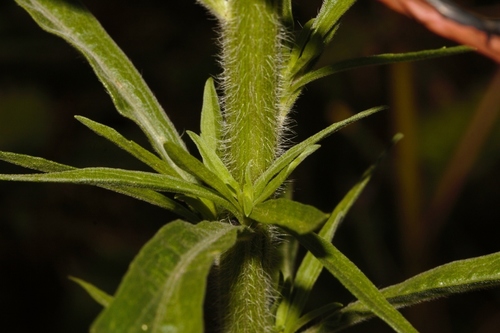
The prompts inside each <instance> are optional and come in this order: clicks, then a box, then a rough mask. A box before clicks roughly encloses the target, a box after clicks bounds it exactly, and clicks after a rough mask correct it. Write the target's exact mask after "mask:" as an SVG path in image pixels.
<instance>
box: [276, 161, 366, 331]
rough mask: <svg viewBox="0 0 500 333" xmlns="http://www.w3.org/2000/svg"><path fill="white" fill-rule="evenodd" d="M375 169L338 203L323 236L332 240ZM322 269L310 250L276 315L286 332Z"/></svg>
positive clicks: (293, 324) (320, 234)
mask: <svg viewBox="0 0 500 333" xmlns="http://www.w3.org/2000/svg"><path fill="white" fill-rule="evenodd" d="M373 170H374V167H373V166H372V167H370V168H369V169H368V170H367V171H366V172H365V173H364V174H363V177H362V178H361V180H360V181H359V182H358V183H357V184H356V185H354V187H353V188H352V189H351V190H350V191H349V192H347V194H346V195H345V196H344V198H343V199H342V200H341V201H340V202H339V203H338V204H337V206H336V207H335V209H334V210H333V212H332V214H331V215H330V217H329V218H328V220H327V221H326V223H325V225H324V226H323V227H322V228H321V231H320V232H319V236H320V237H321V238H323V239H324V240H326V241H328V242H331V240H332V238H333V235H334V234H335V231H336V230H337V227H338V225H339V224H340V223H341V221H342V220H343V219H344V217H345V216H346V215H347V212H348V211H349V210H350V208H351V206H352V205H353V204H354V202H356V200H357V199H358V197H359V195H360V194H361V192H362V191H363V190H364V188H365V186H366V184H368V182H369V180H370V178H371V175H372V172H373ZM322 270H323V265H322V264H321V263H320V262H319V261H318V259H316V258H315V257H314V256H313V255H312V254H311V253H310V252H308V253H307V254H306V256H305V257H304V259H303V260H302V262H301V264H300V266H299V269H298V270H297V273H296V275H295V280H294V286H295V289H294V290H293V294H292V299H291V300H288V299H283V302H282V303H281V304H280V307H279V309H278V313H277V316H276V323H277V325H279V326H284V327H285V333H286V332H293V327H295V326H296V324H295V322H296V321H297V320H299V317H300V315H301V313H302V310H303V309H304V307H305V305H306V302H307V299H308V297H309V294H310V293H311V291H312V288H313V286H314V284H315V283H316V280H317V279H318V277H319V275H320V273H321V271H322Z"/></svg>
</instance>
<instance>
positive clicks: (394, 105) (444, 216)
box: [0, 0, 500, 333]
mask: <svg viewBox="0 0 500 333" xmlns="http://www.w3.org/2000/svg"><path fill="white" fill-rule="evenodd" d="M84 2H85V4H86V5H87V6H88V7H89V9H90V10H91V11H92V12H93V13H94V14H95V15H96V17H97V18H98V19H99V20H100V21H101V23H102V25H103V26H104V27H105V29H106V30H107V31H108V33H109V34H110V35H111V36H112V37H113V38H114V39H115V41H116V42H117V43H118V45H120V46H121V47H122V48H123V50H124V51H125V53H126V54H127V55H128V56H129V57H130V58H131V59H132V61H133V63H134V64H135V65H136V66H137V67H138V69H139V70H140V72H141V73H142V75H143V76H144V78H145V80H146V81H147V82H148V84H149V85H150V86H151V88H152V90H153V91H154V92H155V94H156V96H157V98H158V99H159V101H160V103H161V104H162V105H163V106H164V108H165V110H166V112H167V113H168V115H169V116H170V118H171V119H172V120H173V122H174V123H175V124H176V126H177V129H178V130H179V131H180V132H183V131H185V130H194V131H198V129H199V125H198V121H199V112H200V108H201V101H202V90H203V84H204V81H205V80H206V78H207V77H208V76H209V75H212V76H215V75H217V73H219V71H220V70H219V68H218V65H217V58H216V57H215V55H216V54H217V52H218V49H217V36H216V33H215V29H216V22H215V21H214V20H213V19H210V18H208V17H207V15H206V13H205V11H204V10H203V9H202V8H201V7H200V6H198V5H196V4H195V2H194V0H191V1H160V0H143V1H140V2H139V1H135V2H123V1H117V0H108V1H98V0H85V1H84ZM320 3H321V1H319V0H315V1H310V0H309V1H305V0H300V1H299V0H297V1H294V4H295V5H296V6H295V15H296V18H297V20H298V21H299V22H301V23H302V24H303V23H304V22H306V21H307V20H308V19H309V18H310V17H313V16H314V15H315V14H316V12H317V9H318V8H319V6H320ZM444 45H448V46H449V45H453V43H452V42H449V41H447V40H444V39H441V38H439V37H437V36H434V35H432V34H431V33H429V32H428V31H427V30H425V29H424V28H423V27H421V26H419V25H417V24H415V23H414V22H412V21H411V20H409V19H407V18H405V17H402V16H399V15H397V14H395V13H393V12H391V11H389V10H388V9H386V8H384V7H383V6H381V5H380V4H379V3H377V2H376V1H370V2H365V1H363V2H360V3H358V4H356V5H355V6H354V7H353V9H352V10H351V11H350V12H349V13H348V14H347V15H346V17H345V18H344V20H343V22H342V26H341V28H340V29H339V32H338V35H337V37H336V38H335V39H334V41H333V43H332V45H331V46H329V47H328V49H327V50H326V52H325V55H324V57H323V58H322V59H321V60H320V64H328V63H332V62H334V61H336V60H342V59H345V58H349V57H357V56H365V55H370V54H375V53H386V52H403V51H416V50H420V49H425V48H437V47H441V46H444ZM499 76H500V74H499V69H498V67H497V66H496V65H495V64H494V63H493V62H491V61H490V60H488V59H486V58H483V57H482V56H480V55H477V54H474V53H470V54H464V55H460V56H455V57H452V58H445V59H438V60H432V61H426V62H421V63H414V64H402V65H394V66H385V67H374V68H364V69H359V70H354V71H350V72H347V73H341V74H338V75H335V76H333V77H330V78H326V79H323V80H321V81H319V82H315V83H313V84H311V85H310V87H309V88H308V89H307V90H306V91H305V93H304V94H303V96H302V98H301V99H299V102H298V104H297V106H296V107H295V112H294V115H293V116H294V118H295V119H296V122H294V123H293V130H294V132H295V135H294V137H293V138H291V139H292V142H298V141H300V140H301V139H303V138H306V137H307V136H309V135H311V134H313V133H315V132H316V131H318V130H319V129H322V128H324V127H325V126H327V125H328V124H330V123H331V122H333V121H336V120H338V119H342V118H344V117H346V116H347V115H349V114H351V113H354V112H358V111H361V110H363V109H366V108H369V107H372V106H375V105H382V104H387V105H389V106H390V109H389V111H386V112H383V113H381V114H378V115H376V116H373V117H372V118H369V119H367V120H364V121H363V122H362V123H358V124H355V125H352V126H350V127H349V128H347V129H345V130H344V131H343V132H341V133H340V134H335V135H334V136H332V137H330V138H328V139H327V140H325V141H324V142H323V143H322V145H323V147H322V149H320V150H319V151H318V152H317V153H316V154H314V155H313V156H311V157H310V158H309V159H308V160H307V161H306V162H304V164H303V165H302V166H301V167H300V168H299V169H298V171H297V172H296V173H295V174H294V177H293V178H294V179H295V181H294V190H295V193H294V196H295V198H296V199H297V200H299V201H301V202H304V203H308V204H314V205H317V206H318V207H319V208H321V209H322V210H324V211H329V210H331V209H332V208H333V207H334V205H335V204H336V202H338V201H339V200H340V198H341V197H342V196H343V195H344V194H345V192H346V191H347V190H348V189H349V188H350V187H351V186H352V185H353V184H354V183H355V182H356V180H357V179H358V178H359V177H360V175H361V174H362V172H363V171H364V170H365V169H366V168H367V167H368V166H369V165H370V164H371V163H372V162H374V161H375V159H376V157H377V155H378V154H379V153H380V151H381V150H383V149H384V147H385V145H386V144H387V143H388V142H389V140H390V138H391V137H392V135H393V134H394V133H396V132H398V131H400V132H403V133H404V134H405V139H404V140H403V141H401V142H400V144H399V145H398V147H397V148H396V149H395V150H393V151H392V152H391V154H390V156H389V157H388V158H387V159H386V160H385V161H384V162H383V163H382V164H381V165H380V166H379V169H378V171H377V173H376V174H375V177H374V179H373V181H372V183H371V184H370V185H369V186H368V188H367V190H366V192H365V193H364V194H363V196H362V197H361V198H360V200H359V202H358V203H357V204H356V206H355V207H354V209H353V211H352V212H351V214H350V215H349V216H348V217H347V219H346V221H345V222H344V225H343V226H342V228H341V229H340V231H339V233H338V235H337V237H336V239H335V240H334V243H335V245H336V246H338V247H339V248H340V249H341V250H342V251H344V253H345V254H346V255H347V256H349V257H350V258H351V259H352V260H353V261H354V262H355V263H356V264H358V265H359V266H360V267H361V268H362V270H363V271H364V272H365V273H366V274H367V275H368V276H369V277H370V278H371V279H372V280H373V281H374V283H375V284H376V285H377V286H380V287H384V286H387V285H389V284H393V283H397V282H399V281H401V280H403V279H405V278H407V277H409V276H411V275H413V274H415V273H418V272H421V271H423V270H426V269H429V268H432V267H434V266H436V265H439V264H443V263H446V262H449V261H453V260H458V259H464V258H468V257H473V256H479V255H483V254H488V253H492V252H496V251H499V250H500V249H499V246H498V244H499V241H498V239H499V237H498V235H499V227H498V223H499V222H500V214H499V213H500V211H499V209H498V206H497V204H496V203H495V202H497V203H498V200H499V198H500V186H499V185H500V179H499V174H498V172H497V170H498V169H499V168H500V158H499V157H500V154H499V152H500V131H499V122H498V120H497V119H496V115H497V113H498V111H500V110H499V109H500V101H499V98H500V94H499V93H498V92H499V91H500V90H499V89H500V78H499ZM73 115H83V116H85V117H89V118H91V119H93V120H96V121H98V122H101V123H104V124H106V125H108V126H112V127H114V128H115V129H117V130H118V131H119V132H121V133H122V134H123V135H125V136H126V137H128V138H130V139H133V140H135V141H136V142H139V143H141V144H144V145H145V146H147V143H146V142H145V139H144V137H143V136H142V135H141V133H140V132H139V130H138V128H136V127H135V126H134V125H133V124H132V123H131V122H129V121H127V120H125V119H123V118H120V117H119V116H118V114H117V113H116V112H115V111H114V108H113V105H112V103H111V101H110V98H109V96H108V95H107V94H106V93H105V91H104V89H103V88H102V86H101V85H100V84H99V82H98V81H97V80H96V78H95V77H94V74H93V73H92V72H91V70H90V67H89V66H88V65H87V64H86V63H85V61H84V59H83V57H82V56H80V55H79V54H78V53H77V52H76V51H74V50H73V49H72V48H71V47H70V46H68V45H66V44H65V43H64V42H63V41H62V40H60V39H58V38H57V37H54V36H51V35H49V34H47V33H45V32H43V31H41V30H40V29H39V28H38V27H37V26H36V25H35V23H34V22H33V21H32V20H31V18H30V17H29V16H28V15H27V14H26V13H25V12H24V11H23V10H22V9H21V8H19V7H17V6H16V5H15V3H14V1H2V2H0V149H1V150H3V151H14V152H18V153H25V154H32V155H35V156H41V157H45V158H48V159H51V160H55V161H58V162H61V163H66V164H70V165H74V166H114V167H122V168H128V169H144V170H147V169H145V168H144V166H142V165H140V164H139V163H138V162H136V161H134V160H133V159H132V158H129V157H128V156H127V155H126V154H125V153H123V152H121V151H120V150H119V149H118V148H115V147H114V146H113V145H112V144H110V143H108V142H106V141H105V140H103V139H102V138H100V137H97V136H96V135H94V134H93V133H91V132H90V131H89V130H88V129H86V128H85V127H84V126H81V125H80V124H79V123H78V122H77V121H75V120H74V118H73ZM466 133H467V134H466ZM0 172H2V173H11V172H25V171H24V170H21V169H19V168H16V167H13V166H10V165H7V164H5V163H2V164H0ZM174 218H175V216H173V215H171V214H170V213H168V212H165V211H163V210H161V209H159V208H156V207H152V206H149V205H147V204H145V203H142V202H138V201H135V200H133V199H130V198H127V197H124V196H121V195H119V194H115V193H111V192H107V191H105V190H102V189H98V188H91V187H84V186H75V185H54V184H21V183H6V182H3V183H1V184H0V327H1V328H2V331H3V332H10V333H25V332H26V333H27V332H40V333H43V332H51V333H57V332H73V333H78V332H86V331H88V326H89V323H90V322H91V321H92V319H93V318H94V317H95V316H96V315H97V314H98V313H99V310H100V307H99V306H98V305H97V304H95V303H94V302H93V301H92V300H91V299H90V298H89V297H88V296H87V295H86V294H85V293H84V291H82V290H81V289H80V288H79V287H78V286H77V285H76V284H74V283H73V282H71V281H69V280H68V275H73V276H77V277H80V278H82V279H85V280H87V281H90V282H92V283H95V284H96V285H97V286H99V287H102V288H103V289H104V290H106V291H108V292H110V293H113V292H114V290H115V288H116V286H117V285H118V283H119V281H120V278H121V276H122V275H123V274H124V273H125V271H126V269H127V265H128V263H129V262H130V261H131V259H132V258H133V256H134V255H135V254H136V253H137V251H138V250H139V249H140V247H141V246H142V245H143V244H144V243H145V242H146V241H147V240H148V239H149V238H150V237H151V236H152V235H153V234H154V233H155V231H156V230H157V229H158V228H159V227H160V226H161V225H162V224H164V223H166V222H168V221H170V220H173V219H174ZM332 299H335V300H339V301H341V302H344V303H346V302H349V301H350V300H352V297H351V296H350V295H349V294H348V293H347V292H345V291H344V290H343V289H342V288H341V287H339V286H338V284H337V283H336V281H334V280H333V279H332V278H330V277H329V276H328V275H326V274H325V275H324V276H322V277H321V279H320V284H318V286H317V289H316V290H315V293H314V294H313V297H312V299H311V304H310V306H315V305H318V304H323V303H324V302H327V301H331V300H332ZM404 313H405V315H407V316H408V317H409V318H410V320H411V321H412V322H413V323H414V324H415V326H416V327H417V328H418V329H420V330H421V331H422V332H478V333H487V332H498V327H500V290H498V289H491V290H487V291H483V292H476V293H471V294H465V295H460V296H454V297H450V298H449V299H445V300H439V301H436V302H433V303H428V304H422V305H419V306H417V307H415V308H412V309H410V310H405V311H404ZM351 331H352V332H364V331H370V332H390V330H389V328H387V327H385V325H384V324H382V323H379V322H377V321H371V322H368V323H365V324H362V325H360V326H359V327H357V328H354V329H352V330H351Z"/></svg>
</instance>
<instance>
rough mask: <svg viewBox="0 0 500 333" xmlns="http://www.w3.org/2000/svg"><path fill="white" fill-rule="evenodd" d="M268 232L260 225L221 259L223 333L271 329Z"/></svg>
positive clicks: (269, 239) (259, 331) (270, 245)
mask: <svg viewBox="0 0 500 333" xmlns="http://www.w3.org/2000/svg"><path fill="white" fill-rule="evenodd" d="M271 239H272V236H271V231H270V230H269V228H268V227H259V228H258V229H256V230H255V232H254V233H252V234H251V235H250V237H249V238H248V239H245V240H243V241H240V242H239V243H237V244H236V246H234V247H233V248H232V249H231V250H229V251H228V252H227V253H226V254H225V255H224V257H223V258H222V260H221V264H220V271H219V276H220V277H221V280H220V283H221V285H220V286H219V288H220V289H219V290H220V292H221V295H220V299H219V300H220V302H221V303H220V305H221V306H220V308H219V309H220V310H219V311H220V320H221V324H220V326H221V328H222V330H221V332H224V333H261V332H262V333H263V332H271V331H272V328H273V325H272V323H273V321H272V314H271V312H270V305H271V304H270V303H271V300H272V290H271V281H270V278H271V274H272V273H271V269H272V265H271V263H272V259H271V258H273V251H275V249H274V247H273V244H272V242H271Z"/></svg>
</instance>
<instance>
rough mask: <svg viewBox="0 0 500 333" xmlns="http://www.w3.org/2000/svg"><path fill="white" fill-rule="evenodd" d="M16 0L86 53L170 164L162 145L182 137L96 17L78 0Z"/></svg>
mask: <svg viewBox="0 0 500 333" xmlns="http://www.w3.org/2000/svg"><path fill="white" fill-rule="evenodd" d="M16 2H17V3H18V4H19V5H20V6H21V7H23V8H24V9H25V10H26V11H27V12H28V13H29V14H30V15H31V16H32V18H33V19H34V20H35V21H36V22H37V23H38V24H39V25H40V27H41V28H42V29H44V30H46V31H48V32H50V33H53V34H55V35H57V36H59V37H61V38H63V39H64V40H66V41H67V42H68V43H70V44H71V45H73V46H74V47H75V48H76V49H78V50H79V51H80V52H81V53H82V54H83V55H84V56H85V58H86V59H87V61H88V62H89V63H90V65H91V66H92V68H93V70H94V72H95V73H96V74H97V76H98V77H99V79H100V80H101V82H102V83H103V85H104V86H105V87H106V89H107V90H108V92H109V94H110V95H111V97H112V99H113V102H114V104H115V106H116V108H117V110H118V112H120V114H121V115H122V116H124V117H127V118H129V119H131V120H132V121H134V122H135V123H136V124H137V125H138V126H139V127H140V128H141V129H142V130H143V132H144V133H145V134H146V136H147V137H148V138H149V140H150V142H151V144H152V145H153V147H154V149H155V150H156V151H157V152H158V153H159V154H160V156H162V158H164V159H165V160H166V161H167V162H169V163H171V161H170V160H169V157H168V154H167V153H166V151H165V150H164V148H163V144H164V143H165V142H167V141H168V142H173V143H175V144H177V145H179V146H181V147H184V143H183V142H182V139H181V138H180V136H179V134H178V133H177V131H176V130H175V127H174V125H173V124H172V122H171V121H170V119H169V118H168V117H167V115H166V114H165V112H164V111H163V109H162V108H161V106H160V104H159V103H158V101H157V100H156V98H155V97H154V95H153V93H152V92H151V91H150V89H149V88H148V86H147V85H146V83H145V82H144V80H143V79H142V77H141V75H140V74H139V72H138V71H137V69H136V68H135V67H134V66H133V65H132V63H131V62H130V60H129V59H128V58H127V57H126V55H125V54H124V53H123V51H122V50H121V49H120V48H119V47H118V46H117V45H116V44H115V42H114V41H113V40H112V39H111V37H109V35H108V34H107V33H106V31H105V30H104V29H103V27H102V26H101V25H100V24H99V22H98V21H97V20H96V19H95V17H94V16H93V15H92V14H91V13H90V12H89V11H88V10H87V9H86V8H85V7H84V6H83V5H82V4H81V3H80V2H78V1H75V0H66V1H61V0H16ZM171 165H172V164H171ZM172 167H173V168H175V166H174V165H172ZM181 174H182V172H181Z"/></svg>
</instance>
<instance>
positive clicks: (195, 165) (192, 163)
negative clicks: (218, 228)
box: [165, 142, 238, 207]
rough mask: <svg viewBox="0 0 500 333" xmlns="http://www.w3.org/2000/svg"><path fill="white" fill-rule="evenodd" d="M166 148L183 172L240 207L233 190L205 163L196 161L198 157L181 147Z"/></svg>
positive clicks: (166, 145) (167, 145) (171, 145)
mask: <svg viewBox="0 0 500 333" xmlns="http://www.w3.org/2000/svg"><path fill="white" fill-rule="evenodd" d="M165 147H166V149H167V150H168V152H169V154H170V156H172V159H173V160H174V162H175V163H177V165H179V166H180V167H181V168H182V169H183V170H185V171H187V172H189V173H190V174H192V175H193V176H195V177H196V178H198V179H200V180H201V181H203V182H204V183H206V184H207V185H209V186H210V187H212V188H213V189H215V190H216V191H217V192H219V193H220V194H221V195H222V196H224V197H225V198H226V199H227V201H229V202H231V203H232V204H233V205H234V206H235V207H238V202H237V201H236V200H235V198H234V193H233V192H231V190H230V189H229V188H228V187H227V186H226V184H224V182H223V181H222V180H221V179H220V178H219V176H218V175H217V174H215V173H213V172H212V171H210V170H209V169H208V168H207V167H206V166H205V165H204V164H203V163H201V162H200V161H199V160H198V159H196V157H194V156H192V155H190V154H189V153H188V152H186V151H185V150H184V149H181V148H180V147H179V146H177V145H174V144H171V143H168V142H167V143H166V144H165ZM207 199H208V198H207Z"/></svg>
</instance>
